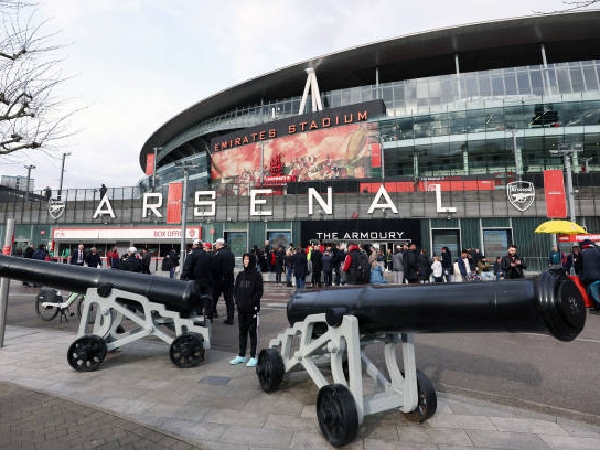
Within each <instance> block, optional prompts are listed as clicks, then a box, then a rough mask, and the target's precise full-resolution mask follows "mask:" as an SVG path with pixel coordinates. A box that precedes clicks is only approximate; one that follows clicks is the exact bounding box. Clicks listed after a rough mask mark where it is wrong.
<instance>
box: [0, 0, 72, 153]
mask: <svg viewBox="0 0 600 450" xmlns="http://www.w3.org/2000/svg"><path fill="white" fill-rule="evenodd" d="M35 6H36V4H35V3H33V2H27V1H20V0H0V156H1V155H7V154H10V153H14V152H18V151H22V150H35V149H43V147H44V146H47V144H48V143H49V142H51V141H55V140H57V139H62V138H64V137H66V136H68V135H69V132H68V125H69V123H68V119H69V118H70V117H71V116H72V114H73V113H74V112H69V113H63V112H62V111H64V109H65V103H66V99H60V98H58V97H57V95H56V88H57V86H59V85H61V84H62V83H64V82H65V81H66V80H67V78H65V77H64V76H63V74H62V72H61V70H60V63H61V62H62V61H61V59H60V58H59V57H58V53H57V51H58V50H60V49H61V47H60V46H57V45H55V44H54V43H53V41H54V38H55V37H56V33H47V32H46V31H45V30H46V28H47V27H48V22H47V21H45V20H38V17H37V12H36V10H35ZM61 114H62V115H61Z"/></svg>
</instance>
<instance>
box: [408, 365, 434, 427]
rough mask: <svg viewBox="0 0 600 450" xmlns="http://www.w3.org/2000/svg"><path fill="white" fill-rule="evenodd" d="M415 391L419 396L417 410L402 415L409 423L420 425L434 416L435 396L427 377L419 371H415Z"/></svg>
mask: <svg viewBox="0 0 600 450" xmlns="http://www.w3.org/2000/svg"><path fill="white" fill-rule="evenodd" d="M402 375H404V373H403V374H402ZM417 391H418V395H419V403H418V405H417V409H415V410H414V411H411V412H409V413H404V417H406V420H409V421H411V422H418V423H420V422H424V421H426V420H427V419H429V418H430V417H432V416H433V415H434V414H435V412H436V410H437V394H436V393H435V389H434V388H433V385H432V384H431V381H429V378H427V375H425V374H424V373H423V372H421V371H419V370H417Z"/></svg>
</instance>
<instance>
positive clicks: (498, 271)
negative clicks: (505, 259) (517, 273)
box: [494, 256, 503, 281]
mask: <svg viewBox="0 0 600 450" xmlns="http://www.w3.org/2000/svg"><path fill="white" fill-rule="evenodd" d="M502 275H503V272H502V258H500V257H499V256H496V259H495V260H494V277H495V278H496V281H497V280H500V279H501V278H502Z"/></svg>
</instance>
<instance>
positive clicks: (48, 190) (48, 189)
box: [44, 186, 52, 202]
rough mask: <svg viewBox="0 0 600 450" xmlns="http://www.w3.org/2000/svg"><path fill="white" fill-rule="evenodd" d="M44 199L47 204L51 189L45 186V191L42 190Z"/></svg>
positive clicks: (50, 196)
mask: <svg viewBox="0 0 600 450" xmlns="http://www.w3.org/2000/svg"><path fill="white" fill-rule="evenodd" d="M44 198H45V199H46V201H47V202H49V201H50V199H51V198H52V189H50V186H46V189H44Z"/></svg>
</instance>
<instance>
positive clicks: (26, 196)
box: [24, 164, 35, 202]
mask: <svg viewBox="0 0 600 450" xmlns="http://www.w3.org/2000/svg"><path fill="white" fill-rule="evenodd" d="M24 167H25V168H26V169H27V183H26V184H25V201H26V202H27V201H29V182H30V181H31V170H32V169H35V166H34V165H33V164H29V165H28V166H24Z"/></svg>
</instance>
